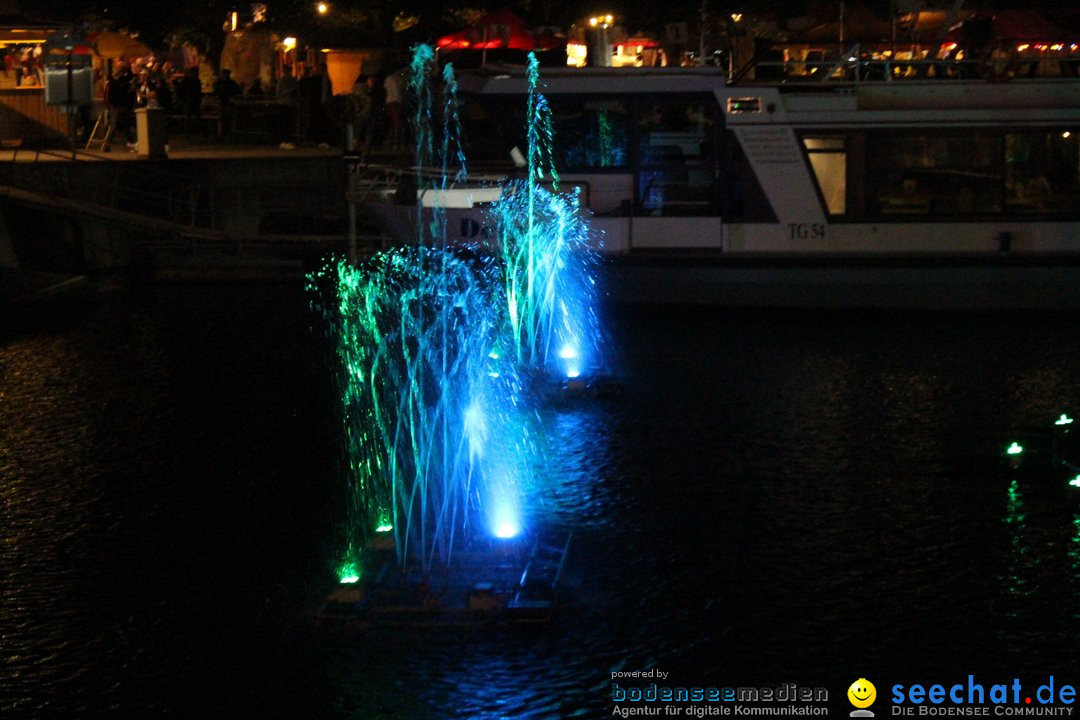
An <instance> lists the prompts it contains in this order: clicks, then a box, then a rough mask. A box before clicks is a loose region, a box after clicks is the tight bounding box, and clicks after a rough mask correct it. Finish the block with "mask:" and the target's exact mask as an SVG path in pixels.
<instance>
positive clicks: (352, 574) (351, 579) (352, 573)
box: [338, 562, 360, 585]
mask: <svg viewBox="0 0 1080 720" xmlns="http://www.w3.org/2000/svg"><path fill="white" fill-rule="evenodd" d="M338 582H339V583H341V584H342V585H352V584H353V583H358V582H360V567H359V566H358V565H357V564H356V563H355V562H347V563H345V564H344V565H342V566H341V567H340V568H338Z"/></svg>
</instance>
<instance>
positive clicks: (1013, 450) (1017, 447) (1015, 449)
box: [1005, 441, 1024, 455]
mask: <svg viewBox="0 0 1080 720" xmlns="http://www.w3.org/2000/svg"><path fill="white" fill-rule="evenodd" d="M1023 452H1024V447H1023V446H1022V445H1021V444H1020V443H1018V442H1015V441H1014V442H1013V444H1012V445H1010V446H1009V447H1008V449H1006V450H1005V454H1006V455H1020V454H1021V453H1023Z"/></svg>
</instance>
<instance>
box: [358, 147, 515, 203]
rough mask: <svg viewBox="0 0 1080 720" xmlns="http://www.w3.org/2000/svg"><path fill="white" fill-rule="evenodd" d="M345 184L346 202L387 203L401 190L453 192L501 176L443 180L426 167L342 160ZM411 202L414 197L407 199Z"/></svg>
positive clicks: (442, 173)
mask: <svg viewBox="0 0 1080 720" xmlns="http://www.w3.org/2000/svg"><path fill="white" fill-rule="evenodd" d="M346 172H347V173H348V184H347V190H346V194H347V197H348V199H349V201H350V202H354V203H364V202H372V201H377V200H388V199H390V198H391V196H392V195H393V194H394V193H395V192H397V191H398V190H400V189H401V188H416V189H417V190H436V189H437V190H456V189H461V188H478V187H494V186H496V185H498V184H499V183H500V182H501V181H502V180H503V179H504V178H505V174H497V173H480V174H475V175H462V176H461V177H460V178H455V177H454V176H453V175H450V176H449V177H447V174H446V172H445V171H444V170H443V169H442V168H435V167H428V166H416V165H413V166H402V165H385V164H381V163H369V162H364V161H359V160H357V161H354V162H349V161H348V158H346ZM410 199H415V198H410Z"/></svg>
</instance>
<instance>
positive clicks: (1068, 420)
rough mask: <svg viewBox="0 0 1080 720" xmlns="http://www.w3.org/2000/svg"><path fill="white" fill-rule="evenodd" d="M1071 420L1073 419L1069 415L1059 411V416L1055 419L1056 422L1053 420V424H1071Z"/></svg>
mask: <svg viewBox="0 0 1080 720" xmlns="http://www.w3.org/2000/svg"><path fill="white" fill-rule="evenodd" d="M1072 421H1073V419H1072V418H1071V417H1069V416H1068V415H1066V414H1065V413H1061V417H1059V418H1058V419H1057V422H1055V423H1054V424H1055V425H1072Z"/></svg>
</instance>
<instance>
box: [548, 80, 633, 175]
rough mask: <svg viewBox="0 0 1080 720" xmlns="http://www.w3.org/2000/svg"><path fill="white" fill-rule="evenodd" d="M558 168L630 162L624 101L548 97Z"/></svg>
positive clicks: (615, 165)
mask: <svg viewBox="0 0 1080 720" xmlns="http://www.w3.org/2000/svg"><path fill="white" fill-rule="evenodd" d="M548 102H549V103H550V105H551V114H552V122H553V124H554V126H555V149H556V150H555V152H556V161H555V165H556V167H557V168H559V169H560V170H583V169H590V170H594V169H595V170H607V169H617V168H626V167H627V166H628V165H629V164H630V122H629V112H628V111H627V107H626V101H625V100H621V99H612V100H593V99H588V100H580V99H571V98H566V97H562V98H560V97H553V98H549V99H548Z"/></svg>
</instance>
